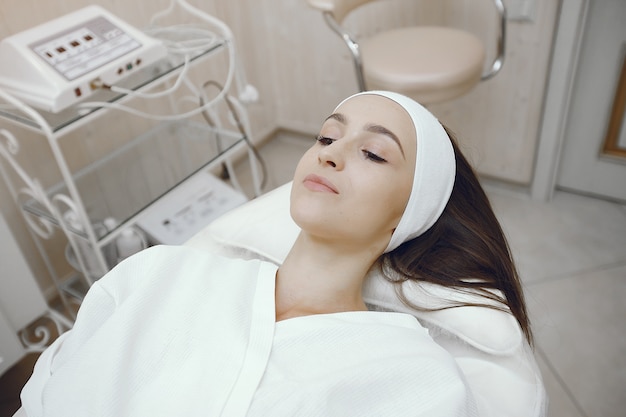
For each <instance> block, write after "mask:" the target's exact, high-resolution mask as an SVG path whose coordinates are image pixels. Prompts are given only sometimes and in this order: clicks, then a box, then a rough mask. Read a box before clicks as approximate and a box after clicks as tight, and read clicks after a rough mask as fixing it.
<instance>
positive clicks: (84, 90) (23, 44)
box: [0, 6, 167, 113]
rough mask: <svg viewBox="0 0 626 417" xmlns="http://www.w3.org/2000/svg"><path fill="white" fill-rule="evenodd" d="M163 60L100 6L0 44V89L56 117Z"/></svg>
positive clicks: (161, 49)
mask: <svg viewBox="0 0 626 417" xmlns="http://www.w3.org/2000/svg"><path fill="white" fill-rule="evenodd" d="M166 55H167V49H166V47H165V46H164V45H163V42H161V41H159V40H157V39H154V38H152V37H150V36H147V35H146V34H145V33H143V32H141V31H140V30H138V29H136V28H134V27H133V26H131V25H129V24H128V23H126V22H124V21H122V20H121V19H119V18H118V17H116V16H114V15H113V14H111V13H109V12H108V11H106V10H105V9H103V8H102V7H99V6H88V7H85V8H83V9H80V10H77V11H75V12H73V13H70V14H67V15H65V16H62V17H59V18H57V19H54V20H51V21H48V22H46V23H44V24H42V25H39V26H36V27H33V28H31V29H28V30H25V31H23V32H21V33H18V34H15V35H13V36H9V37H8V38H5V39H3V40H2V41H1V42H0V88H2V89H4V90H5V91H7V92H9V93H10V94H12V95H13V96H15V97H17V98H20V99H21V100H23V101H24V102H26V103H28V104H30V105H32V106H34V107H37V108H39V109H41V110H45V111H49V112H53V113H57V112H59V111H61V110H63V109H65V108H67V107H69V106H71V105H73V104H76V103H77V102H79V101H82V100H84V99H85V98H86V97H89V96H90V95H91V94H92V93H93V92H94V91H95V90H97V89H99V88H100V87H101V86H102V85H104V84H106V85H114V84H115V83H117V82H118V81H120V80H121V79H123V78H125V77H126V76H128V75H130V74H132V73H133V72H134V71H135V70H136V69H137V68H141V67H143V66H146V65H149V64H151V63H154V62H155V61H157V60H159V59H162V58H164V57H165V56H166Z"/></svg>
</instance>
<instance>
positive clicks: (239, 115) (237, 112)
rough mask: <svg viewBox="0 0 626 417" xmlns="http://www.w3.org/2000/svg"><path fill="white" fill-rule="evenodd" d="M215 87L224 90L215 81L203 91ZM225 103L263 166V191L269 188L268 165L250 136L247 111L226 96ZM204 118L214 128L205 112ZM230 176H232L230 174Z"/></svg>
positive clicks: (261, 186)
mask: <svg viewBox="0 0 626 417" xmlns="http://www.w3.org/2000/svg"><path fill="white" fill-rule="evenodd" d="M210 85H213V86H215V87H216V88H218V89H219V90H221V89H223V86H222V85H221V84H220V83H218V82H217V81H214V80H209V81H206V82H205V83H204V84H202V89H203V90H204V89H206V87H208V86H210ZM199 97H200V108H202V107H204V105H203V101H204V98H203V95H202V94H201V95H199ZM224 101H225V103H226V105H227V106H228V110H229V111H230V114H231V115H232V117H233V120H234V121H235V127H236V128H237V130H239V133H241V135H242V136H243V138H244V140H245V141H246V145H247V146H248V148H249V149H250V150H251V151H252V153H253V155H254V157H255V158H256V160H257V161H258V162H259V165H260V166H261V184H260V188H261V190H263V189H264V188H265V187H266V186H267V180H268V175H267V165H266V164H265V160H264V159H263V157H262V156H261V154H260V153H259V150H258V149H257V148H256V146H254V144H253V143H252V140H251V138H252V136H251V134H250V132H251V130H250V123H249V120H248V117H247V115H246V112H245V111H243V112H242V111H241V110H243V109H242V106H241V103H239V102H238V101H237V100H236V99H234V98H233V97H231V96H229V95H226V96H225V100H224ZM235 107H239V109H236V108H235ZM202 116H203V117H204V119H205V120H206V122H207V123H208V124H209V126H213V125H212V123H213V122H212V119H211V117H210V116H209V115H208V114H207V113H206V112H205V111H203V112H202ZM242 117H243V119H244V122H242V121H241V119H242ZM229 175H230V174H229Z"/></svg>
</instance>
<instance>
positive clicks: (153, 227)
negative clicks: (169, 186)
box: [137, 172, 247, 245]
mask: <svg viewBox="0 0 626 417" xmlns="http://www.w3.org/2000/svg"><path fill="white" fill-rule="evenodd" d="M246 201H247V198H246V196H245V195H243V194H242V193H241V192H239V191H237V190H235V189H233V188H231V187H230V186H229V185H227V184H226V183H224V182H223V181H221V180H220V179H218V178H216V177H214V176H213V175H212V174H210V173H208V172H200V173H198V174H196V175H195V176H194V177H192V178H190V179H189V180H188V181H185V182H184V183H183V184H182V185H180V186H179V187H177V188H176V189H174V190H173V191H171V192H170V193H169V194H167V195H166V196H165V197H163V198H161V199H160V200H158V201H157V202H155V203H154V204H153V205H152V206H150V207H149V208H148V209H146V210H145V211H144V212H143V213H142V214H141V215H140V216H139V219H138V221H137V225H138V226H139V227H140V228H141V229H142V230H143V231H145V232H146V233H147V234H148V236H149V237H150V240H152V241H153V242H154V243H163V244H168V245H180V244H182V243H185V242H186V241H187V240H189V239H190V238H191V237H192V236H193V235H195V234H196V233H197V232H199V231H200V230H202V229H203V228H204V227H205V226H206V225H208V224H209V223H210V222H211V221H212V220H214V219H216V218H217V217H219V216H220V215H221V214H224V213H226V212H227V211H229V210H231V209H233V208H235V207H237V206H239V205H241V204H243V203H245V202H246Z"/></svg>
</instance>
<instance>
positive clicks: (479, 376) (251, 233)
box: [186, 183, 546, 417]
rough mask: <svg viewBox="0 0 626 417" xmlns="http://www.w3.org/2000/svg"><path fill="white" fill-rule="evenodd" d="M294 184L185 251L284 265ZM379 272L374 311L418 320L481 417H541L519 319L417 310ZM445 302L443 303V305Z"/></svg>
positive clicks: (224, 221) (419, 289)
mask: <svg viewBox="0 0 626 417" xmlns="http://www.w3.org/2000/svg"><path fill="white" fill-rule="evenodd" d="M290 191H291V183H287V184H285V185H283V186H281V187H278V188H277V189H275V190H273V191H271V192H269V193H267V194H265V195H263V196H261V197H259V198H257V199H255V200H252V201H250V202H247V203H245V204H244V205H242V206H239V207H238V208H236V209H234V210H232V211H230V212H228V213H226V214H225V215H223V216H222V217H220V218H218V219H217V220H215V221H214V222H213V223H211V224H210V225H209V226H207V227H206V228H204V229H203V230H201V231H200V232H199V233H198V234H196V235H195V236H194V237H192V238H191V239H190V240H189V241H188V242H187V243H186V245H188V246H192V247H195V248H198V249H201V250H206V251H210V252H213V253H218V254H222V255H225V256H229V257H234V258H242V259H263V260H266V261H270V262H273V263H275V264H277V265H280V264H281V263H282V261H283V260H284V259H285V257H286V255H287V253H288V252H289V249H290V248H291V246H292V245H293V243H294V241H295V239H296V237H297V235H298V233H299V228H298V226H297V225H296V224H295V223H294V222H293V220H292V219H291V216H290V214H289V196H290ZM393 285H394V284H391V283H390V282H389V281H387V280H386V279H385V278H384V277H382V275H381V274H380V272H379V271H378V270H377V269H376V268H374V269H372V270H371V271H370V272H369V275H368V277H367V280H366V285H365V288H364V294H363V295H364V299H365V301H366V303H367V304H368V307H369V308H370V309H373V310H383V311H395V312H403V313H408V314H412V315H413V316H415V317H416V318H417V319H418V320H419V321H420V323H421V324H422V325H423V326H424V327H426V328H427V329H428V330H429V332H430V335H431V336H432V338H433V339H434V340H435V342H437V343H438V344H439V345H441V346H442V347H443V348H445V349H446V350H448V351H449V352H450V353H451V354H452V356H453V357H454V358H455V360H456V362H457V363H458V365H459V367H460V369H461V370H462V371H463V373H464V375H465V377H466V379H467V382H468V384H469V386H470V387H471V389H472V391H473V393H474V396H475V398H476V400H477V402H478V408H479V415H480V416H482V417H496V416H497V417H505V416H507V417H541V416H544V415H545V408H546V394H545V391H544V388H543V383H542V380H541V375H540V372H539V370H538V368H537V364H536V362H535V359H534V356H533V352H532V349H531V347H530V346H529V345H528V343H527V342H526V340H525V338H524V335H523V333H522V331H521V329H520V327H519V325H518V323H517V321H516V320H515V318H514V317H513V316H512V315H511V314H508V313H506V312H502V311H499V310H494V309H490V308H485V307H474V306H467V307H456V308H450V309H444V310H437V311H423V310H415V309H412V308H409V307H407V306H406V305H405V304H403V303H402V302H401V301H400V299H399V298H398V296H397V294H396V291H395V289H394V287H393ZM403 285H404V292H405V294H406V296H407V298H408V299H409V300H410V301H412V302H413V303H414V304H417V305H420V306H422V307H425V308H427V309H429V308H430V309H432V308H437V307H442V306H443V305H445V304H444V301H443V300H448V301H450V300H452V301H462V302H465V303H468V302H472V301H476V302H483V303H484V300H483V299H480V298H475V299H473V298H472V297H471V296H469V295H462V296H460V295H459V294H458V293H456V292H454V291H453V290H451V289H448V288H444V287H441V286H438V285H434V284H426V283H419V284H418V283H414V282H407V283H405V284H403ZM438 300H439V301H438Z"/></svg>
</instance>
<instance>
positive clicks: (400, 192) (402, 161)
mask: <svg viewBox="0 0 626 417" xmlns="http://www.w3.org/2000/svg"><path fill="white" fill-rule="evenodd" d="M416 146H417V145H416V134H415V129H414V127H413V123H412V121H411V118H410V116H409V115H408V113H406V111H405V110H404V109H403V108H402V107H401V106H400V105H399V104H397V103H396V102H394V101H392V100H390V99H388V98H386V97H383V96H378V95H361V96H356V97H353V98H351V99H350V100H348V101H346V102H345V103H343V104H342V105H341V106H340V107H339V108H338V109H337V110H336V112H335V113H333V114H332V115H330V116H329V117H328V118H327V119H326V121H325V122H324V124H323V125H322V128H321V130H320V133H319V136H318V138H317V141H316V143H315V144H314V145H313V147H311V148H310V149H309V150H308V151H307V152H306V153H305V154H304V156H303V157H302V159H301V160H300V162H299V164H298V167H297V168H296V172H295V175H294V182H293V187H292V192H291V215H292V217H293V219H294V221H295V222H296V223H297V224H298V225H299V226H300V227H301V228H302V229H303V230H305V231H306V232H308V233H309V234H311V235H313V236H316V237H317V238H322V239H329V240H330V241H331V242H333V243H345V244H346V245H348V246H349V247H355V246H356V247H358V246H364V247H370V248H371V249H372V250H375V251H378V252H379V253H382V252H383V251H384V249H385V248H386V247H387V244H388V243H389V240H390V239H391V235H392V233H393V230H394V229H395V228H396V226H397V225H398V223H399V221H400V218H401V216H402V213H403V211H404V208H405V207H406V204H407V201H408V199H409V194H410V192H411V187H412V184H413V173H414V170H415V158H416V156H415V155H416V149H415V147H416Z"/></svg>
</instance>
